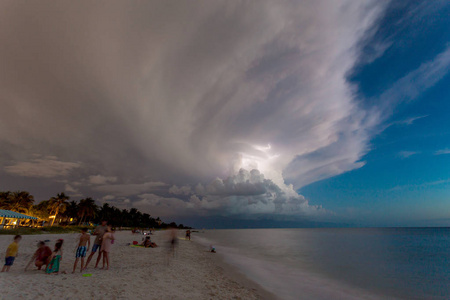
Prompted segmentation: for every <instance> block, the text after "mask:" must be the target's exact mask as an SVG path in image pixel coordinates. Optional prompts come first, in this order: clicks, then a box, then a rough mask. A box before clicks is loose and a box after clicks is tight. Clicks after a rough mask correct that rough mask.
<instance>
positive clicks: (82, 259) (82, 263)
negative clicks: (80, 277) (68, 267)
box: [80, 257, 84, 272]
mask: <svg viewBox="0 0 450 300" xmlns="http://www.w3.org/2000/svg"><path fill="white" fill-rule="evenodd" d="M83 270H84V257H82V258H81V268H80V272H83Z"/></svg>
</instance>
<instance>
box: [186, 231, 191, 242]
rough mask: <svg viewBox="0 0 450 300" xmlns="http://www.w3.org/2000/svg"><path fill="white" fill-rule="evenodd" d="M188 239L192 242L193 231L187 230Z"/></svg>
mask: <svg viewBox="0 0 450 300" xmlns="http://www.w3.org/2000/svg"><path fill="white" fill-rule="evenodd" d="M186 239H188V240H191V231H190V230H189V229H188V230H186Z"/></svg>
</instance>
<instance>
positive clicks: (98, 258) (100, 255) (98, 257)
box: [94, 251, 103, 269]
mask: <svg viewBox="0 0 450 300" xmlns="http://www.w3.org/2000/svg"><path fill="white" fill-rule="evenodd" d="M102 252H103V251H99V252H98V256H97V262H96V263H95V267H94V269H96V268H97V267H98V263H99V262H100V258H102Z"/></svg>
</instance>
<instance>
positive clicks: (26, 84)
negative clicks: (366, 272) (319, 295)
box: [0, 0, 450, 228]
mask: <svg viewBox="0 0 450 300" xmlns="http://www.w3.org/2000/svg"><path fill="white" fill-rule="evenodd" d="M0 40H1V41H2V43H1V44H0V62H1V68H0V104H1V107H2V113H1V118H0V143H1V145H2V146H1V147H0V190H11V191H15V190H26V191H29V192H30V193H31V194H33V195H34V196H35V199H36V202H39V201H42V200H47V199H49V198H50V197H52V196H55V195H56V194H57V193H60V192H64V193H66V194H67V195H69V196H70V199H71V200H79V199H82V198H85V197H93V198H94V199H96V201H97V204H99V205H102V204H103V203H109V204H110V205H114V206H117V207H119V208H127V209H129V208H132V207H136V208H138V209H140V210H141V211H144V212H147V213H149V214H151V215H152V216H154V217H157V216H159V217H161V218H162V219H163V220H170V221H172V220H175V221H177V222H183V223H185V224H187V225H191V226H195V227H215V228H223V227H233V228H235V227H304V226H307V227H314V226H449V225H450V168H449V166H450V119H449V118H448V117H447V116H448V115H449V112H450V101H449V98H450V89H449V87H450V75H449V73H450V72H449V70H450V3H449V2H448V1H438V0H436V1H401V2H399V1H392V2H390V1H356V0H350V1H344V0H342V1H341V0H340V1H335V0H330V1H321V0H320V1H316V0H314V1H298V0H296V1H288V0H286V1H263V0H258V1H197V0H195V1H189V2H183V1H77V2H73V1H58V2H54V1H39V2H32V3H30V2H27V1H20V0H19V1H17V0H14V1H9V0H7V1H2V2H0Z"/></svg>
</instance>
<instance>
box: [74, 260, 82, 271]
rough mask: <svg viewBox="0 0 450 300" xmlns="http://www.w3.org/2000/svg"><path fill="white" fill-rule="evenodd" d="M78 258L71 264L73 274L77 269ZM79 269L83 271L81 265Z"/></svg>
mask: <svg viewBox="0 0 450 300" xmlns="http://www.w3.org/2000/svg"><path fill="white" fill-rule="evenodd" d="M78 260H79V258H78V257H77V258H75V263H74V264H73V271H72V273H75V269H76V268H77V264H78ZM81 269H83V264H81Z"/></svg>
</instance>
